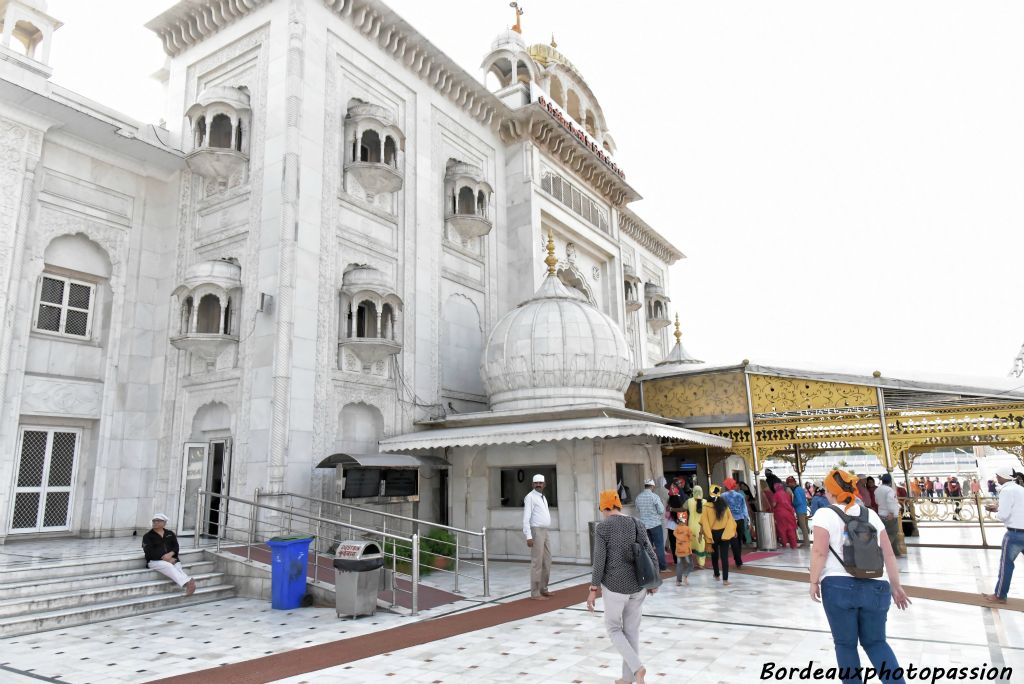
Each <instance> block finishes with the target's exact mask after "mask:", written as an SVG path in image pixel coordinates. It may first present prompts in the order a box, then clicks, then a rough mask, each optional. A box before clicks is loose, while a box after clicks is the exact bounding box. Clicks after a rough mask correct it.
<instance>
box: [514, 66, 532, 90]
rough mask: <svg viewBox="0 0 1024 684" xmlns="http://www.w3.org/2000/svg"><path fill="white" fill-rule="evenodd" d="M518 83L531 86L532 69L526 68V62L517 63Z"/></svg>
mask: <svg viewBox="0 0 1024 684" xmlns="http://www.w3.org/2000/svg"><path fill="white" fill-rule="evenodd" d="M516 81H518V82H519V83H525V84H527V85H529V84H530V69H529V68H528V67H527V66H526V62H524V61H523V60H519V62H517V63H516Z"/></svg>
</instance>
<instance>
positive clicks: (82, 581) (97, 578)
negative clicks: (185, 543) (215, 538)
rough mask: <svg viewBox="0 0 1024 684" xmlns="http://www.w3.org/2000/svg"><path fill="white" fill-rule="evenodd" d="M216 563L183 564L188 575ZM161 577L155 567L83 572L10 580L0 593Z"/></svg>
mask: <svg viewBox="0 0 1024 684" xmlns="http://www.w3.org/2000/svg"><path fill="white" fill-rule="evenodd" d="M215 565H216V564H215V563H214V562H213V561H205V560H199V561H189V560H186V561H185V562H183V563H182V566H183V567H184V568H185V572H187V573H189V574H190V575H197V574H203V573H207V572H212V571H213V568H214V566H215ZM82 570H83V571H91V570H92V566H83V567H82ZM163 577H164V576H163V575H161V574H160V573H158V572H156V571H155V570H150V569H148V568H139V569H136V570H115V571H112V572H103V573H93V572H86V573H84V574H82V575H79V576H77V577H75V576H72V577H56V578H52V579H40V580H34V581H29V582H13V583H11V584H0V596H2V597H4V598H12V599H14V598H24V597H28V596H40V595H43V594H60V593H64V592H69V591H76V590H85V589H96V588H99V587H109V586H112V585H120V584H131V583H133V582H142V581H145V580H155V579H161V578H163Z"/></svg>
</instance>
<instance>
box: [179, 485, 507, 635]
mask: <svg viewBox="0 0 1024 684" xmlns="http://www.w3.org/2000/svg"><path fill="white" fill-rule="evenodd" d="M267 498H283V499H284V501H283V502H281V505H273V504H270V503H267V502H266V501H265V499H267ZM294 501H299V502H302V504H303V505H302V506H296V505H295V504H294ZM325 509H326V510H327V511H337V512H338V513H342V514H347V517H348V521H345V520H343V519H341V518H342V517H344V516H343V515H337V517H332V516H331V515H325ZM356 514H358V515H359V516H369V517H371V518H372V517H379V518H380V519H381V523H380V525H379V526H378V525H375V524H369V525H364V524H360V523H359V522H358V521H356V520H355V517H356ZM195 520H196V521H197V524H196V526H195V530H194V532H193V543H194V545H195V546H196V547H197V548H198V546H199V541H200V537H204V538H207V539H211V538H212V539H213V540H214V541H215V544H216V550H217V551H218V552H220V551H221V550H222V548H223V547H224V545H229V547H230V548H229V550H230V551H231V552H232V553H234V554H236V555H240V556H241V555H244V557H245V559H246V560H247V561H252V560H254V558H253V552H254V550H255V551H257V552H258V553H259V552H265V551H267V550H268V549H267V548H266V547H265V544H264V542H263V540H266V539H270V538H271V537H275V536H292V535H303V536H309V537H311V538H312V540H313V541H312V544H311V546H312V549H311V553H310V560H311V561H312V577H311V578H310V579H311V581H312V582H314V583H316V582H319V581H321V579H320V575H321V570H325V569H327V568H321V565H320V562H321V560H323V559H324V558H327V559H329V560H330V561H331V562H332V566H331V567H330V570H331V573H326V574H328V575H330V576H331V577H333V558H334V551H335V549H336V548H337V546H338V544H339V543H341V542H343V541H348V540H350V539H352V538H353V537H358V538H361V539H363V540H373V541H378V542H379V543H380V549H381V553H382V555H383V556H384V558H385V569H386V570H388V571H389V572H388V573H386V577H387V579H388V587H387V589H386V590H385V591H386V592H388V593H390V594H391V606H392V607H394V606H395V605H396V604H398V594H407V595H409V605H410V608H411V612H412V614H413V615H416V614H418V613H419V594H420V585H421V584H422V574H423V572H422V571H423V570H427V572H432V571H440V572H442V573H447V574H449V575H450V576H451V577H452V578H453V591H456V592H457V591H458V588H459V578H460V577H461V578H464V579H465V578H469V579H473V580H477V581H480V582H481V583H482V589H483V595H484V596H489V595H490V564H489V562H488V558H487V529H486V528H483V529H481V531H479V532H476V531H473V530H463V529H461V528H457V527H451V526H448V525H441V524H439V523H434V522H431V521H428V520H419V519H416V518H410V517H407V516H401V515H396V514H394V513H387V512H384V511H377V510H373V509H368V508H365V507H360V506H352V505H350V504H341V503H338V502H333V501H329V500H326V499H317V498H314V497H308V496H303V495H299V494H290V493H284V494H264V493H262V492H261V491H260V489H259V488H257V489H256V490H255V491H254V494H253V499H251V500H250V499H243V498H240V497H235V496H227V495H223V494H215V493H212V492H207V491H204V490H199V492H198V495H197V497H196V510H195ZM389 520H390V521H392V523H391V525H390V526H389V524H388V521H389ZM402 523H405V525H404V529H403V525H402ZM423 527H427V528H436V529H441V530H444V531H446V532H449V533H451V534H452V535H453V536H454V541H446V540H443V539H431V538H430V537H429V536H427V537H424V536H422V535H421V534H420V532H421V529H422V528H423ZM389 528H390V529H389ZM405 530H409V531H408V532H405ZM461 536H466V537H467V539H472V538H479V540H480V545H479V547H474V546H472V544H470V543H468V542H467V543H465V544H463V543H462V542H461V541H460V537H461ZM424 540H428V541H427V548H426V549H424ZM445 547H447V549H448V553H445ZM439 561H440V562H439ZM449 561H450V563H449ZM428 563H429V565H428ZM446 565H450V566H452V567H445V566H446ZM467 566H468V567H469V568H479V570H480V575H479V577H477V576H475V575H468V574H465V573H464V572H463V571H464V570H465V569H466V568H467ZM398 578H407V581H408V584H409V587H408V588H405V587H403V586H401V583H400V582H399V581H398Z"/></svg>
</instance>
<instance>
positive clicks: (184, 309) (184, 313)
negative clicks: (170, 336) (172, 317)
mask: <svg viewBox="0 0 1024 684" xmlns="http://www.w3.org/2000/svg"><path fill="white" fill-rule="evenodd" d="M192 306H193V304H192V297H186V298H185V302H184V303H183V304H182V305H181V334H182V335H187V334H188V333H189V332H191V331H190V330H189V326H191V325H192Z"/></svg>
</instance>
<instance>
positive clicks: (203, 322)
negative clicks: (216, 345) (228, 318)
mask: <svg viewBox="0 0 1024 684" xmlns="http://www.w3.org/2000/svg"><path fill="white" fill-rule="evenodd" d="M220 314H221V312H220V300H219V299H217V295H213V294H208V295H203V298H202V299H200V300H199V309H198V311H196V332H197V333H219V332H220V321H221V315H220Z"/></svg>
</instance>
